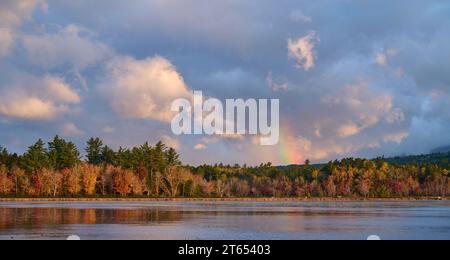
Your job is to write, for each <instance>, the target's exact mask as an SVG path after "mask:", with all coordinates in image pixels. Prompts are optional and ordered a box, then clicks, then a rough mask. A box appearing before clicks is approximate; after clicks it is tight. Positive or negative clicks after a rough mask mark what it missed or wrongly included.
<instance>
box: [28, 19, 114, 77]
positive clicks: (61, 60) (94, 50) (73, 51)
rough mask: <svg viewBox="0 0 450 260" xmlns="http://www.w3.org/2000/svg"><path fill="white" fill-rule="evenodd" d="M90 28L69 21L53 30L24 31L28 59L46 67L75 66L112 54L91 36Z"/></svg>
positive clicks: (87, 63)
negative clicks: (34, 32) (34, 33)
mask: <svg viewBox="0 0 450 260" xmlns="http://www.w3.org/2000/svg"><path fill="white" fill-rule="evenodd" d="M94 38H95V37H94V35H93V33H92V32H90V31H89V30H87V29H85V28H82V27H79V26H76V25H68V26H67V27H65V28H62V29H60V30H59V31H58V32H56V33H54V34H48V33H45V34H38V35H31V34H25V35H23V36H22V38H21V40H22V43H23V46H24V48H25V51H26V54H27V57H28V59H29V61H30V62H31V63H32V64H34V65H38V66H40V67H44V68H47V69H53V68H58V67H61V66H63V65H66V64H69V65H72V66H73V67H74V68H76V69H77V70H83V69H85V68H86V67H88V66H90V65H93V64H95V63H97V62H98V61H100V60H102V59H105V58H106V57H108V56H109V55H111V53H112V51H111V49H110V48H109V47H108V46H106V45H104V44H103V43H100V42H98V41H96V40H95V39H94Z"/></svg>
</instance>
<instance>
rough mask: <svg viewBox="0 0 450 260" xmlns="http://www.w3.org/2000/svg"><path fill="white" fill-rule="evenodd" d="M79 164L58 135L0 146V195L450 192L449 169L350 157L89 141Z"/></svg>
mask: <svg viewBox="0 0 450 260" xmlns="http://www.w3.org/2000/svg"><path fill="white" fill-rule="evenodd" d="M85 152H86V158H85V160H82V158H81V156H80V152H79V150H78V148H77V147H76V145H75V144H74V143H72V142H69V141H66V140H64V139H62V138H60V137H58V136H56V137H55V138H54V139H53V140H52V141H51V142H49V143H47V144H46V143H44V141H42V140H39V141H38V142H36V143H35V144H34V145H32V146H31V147H29V148H28V150H27V151H26V152H25V153H24V154H23V155H17V154H10V153H9V152H8V151H7V150H6V149H4V148H1V147H0V195H1V196H7V197H155V198H156V197H302V198H303V197H354V198H356V197H364V198H390V197H412V196H448V195H450V176H449V172H450V171H449V169H450V167H449V164H448V163H447V164H445V163H444V164H442V163H439V164H435V163H420V164H418V163H408V164H398V163H395V164H390V163H388V162H387V161H386V160H385V159H384V158H379V159H376V160H364V159H354V158H348V159H343V160H341V161H334V162H329V163H328V164H326V165H321V166H313V165H311V164H310V163H309V161H306V162H305V165H303V166H290V167H274V166H272V165H271V164H270V163H268V164H262V165H260V166H258V167H247V166H245V165H244V166H240V165H234V166H229V165H222V164H219V165H214V166H210V165H203V166H199V167H190V166H183V165H182V163H181V161H180V159H179V154H178V153H177V152H176V151H175V150H174V149H173V148H169V147H167V146H166V145H165V144H164V143H162V142H158V143H157V144H156V145H154V146H151V145H150V144H149V143H145V144H143V145H142V146H139V147H135V148H132V149H125V148H120V149H119V150H117V151H116V150H114V149H112V148H110V147H108V146H106V145H104V144H103V142H102V141H101V140H100V139H98V138H91V139H90V140H89V141H88V142H87V144H86V148H85Z"/></svg>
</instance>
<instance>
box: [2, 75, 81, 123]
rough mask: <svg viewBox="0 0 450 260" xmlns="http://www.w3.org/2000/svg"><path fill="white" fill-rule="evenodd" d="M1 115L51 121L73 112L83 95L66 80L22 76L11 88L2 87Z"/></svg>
mask: <svg viewBox="0 0 450 260" xmlns="http://www.w3.org/2000/svg"><path fill="white" fill-rule="evenodd" d="M1 89H3V91H2V92H1V97H0V114H2V115H4V116H6V117H9V118H14V119H22V120H51V119H55V118H56V117H57V116H58V115H60V114H63V113H67V112H69V111H70V105H71V104H78V103H79V102H80V97H79V95H78V94H77V93H76V92H75V91H74V90H73V89H72V88H71V86H69V85H68V84H67V83H66V82H64V80H63V79H62V78H59V77H55V76H50V75H46V76H44V77H42V78H39V77H35V76H32V75H28V74H19V75H18V76H17V78H16V79H14V80H13V82H12V83H11V84H10V85H7V86H6V87H2V88H1Z"/></svg>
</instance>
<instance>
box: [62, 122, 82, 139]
mask: <svg viewBox="0 0 450 260" xmlns="http://www.w3.org/2000/svg"><path fill="white" fill-rule="evenodd" d="M61 134H62V135H63V136H68V137H75V136H81V135H84V132H83V131H82V130H80V129H79V128H78V127H77V126H76V125H75V124H74V123H67V124H65V125H64V126H63V127H62V129H61Z"/></svg>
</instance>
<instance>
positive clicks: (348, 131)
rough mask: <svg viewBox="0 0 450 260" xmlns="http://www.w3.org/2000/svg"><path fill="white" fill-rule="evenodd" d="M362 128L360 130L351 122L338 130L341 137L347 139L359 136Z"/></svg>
mask: <svg viewBox="0 0 450 260" xmlns="http://www.w3.org/2000/svg"><path fill="white" fill-rule="evenodd" d="M360 131H361V128H359V127H358V126H357V125H356V124H355V123H353V122H349V123H347V124H344V125H342V126H340V127H339V128H338V130H337V133H338V135H339V137H342V138H345V137H350V136H354V135H357V134H359V132H360Z"/></svg>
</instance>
